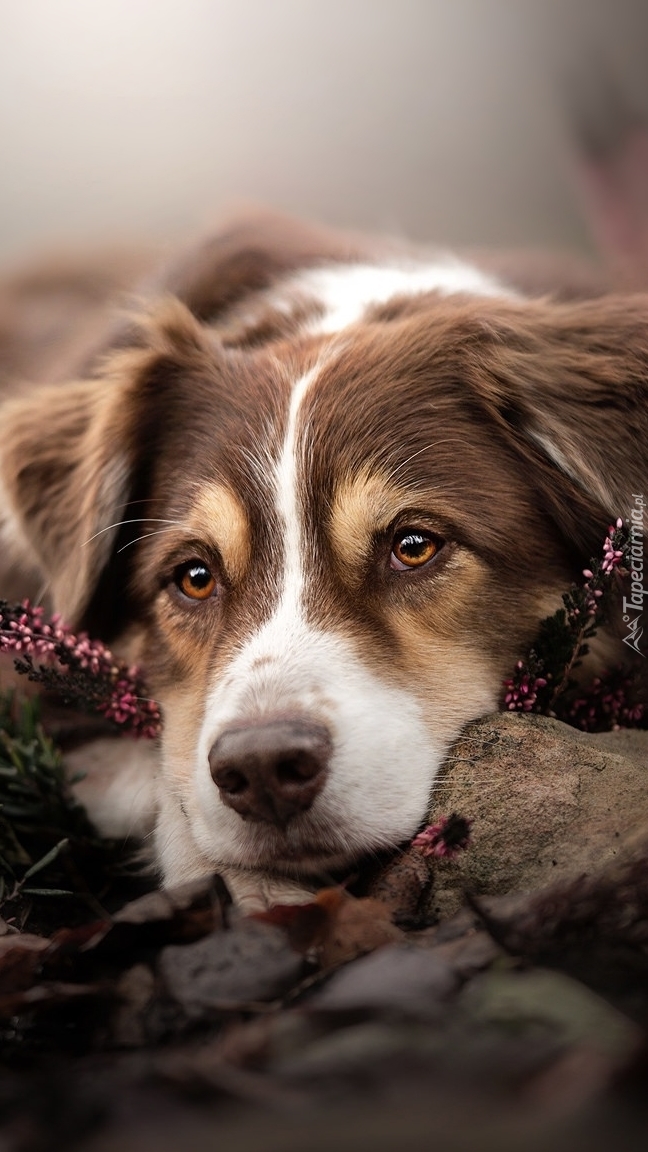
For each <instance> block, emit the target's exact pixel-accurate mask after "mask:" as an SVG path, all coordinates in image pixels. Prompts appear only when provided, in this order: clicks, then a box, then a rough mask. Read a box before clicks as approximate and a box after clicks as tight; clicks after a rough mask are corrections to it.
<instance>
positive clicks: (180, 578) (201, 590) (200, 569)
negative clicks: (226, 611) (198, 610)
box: [173, 560, 217, 600]
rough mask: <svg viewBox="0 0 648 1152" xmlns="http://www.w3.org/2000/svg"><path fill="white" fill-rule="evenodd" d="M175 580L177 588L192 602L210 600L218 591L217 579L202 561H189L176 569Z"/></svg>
mask: <svg viewBox="0 0 648 1152" xmlns="http://www.w3.org/2000/svg"><path fill="white" fill-rule="evenodd" d="M173 579H174V582H175V584H176V587H177V588H179V589H180V591H181V592H182V593H183V595H184V596H188V597H189V599H190V600H209V597H210V596H213V595H214V592H215V591H216V583H217V581H216V577H215V576H214V573H213V572H212V571H211V570H210V569H209V568H208V567H207V565H206V564H203V563H202V561H201V560H189V561H188V563H186V564H181V565H180V566H179V567H178V568H176V570H175V572H174V574H173Z"/></svg>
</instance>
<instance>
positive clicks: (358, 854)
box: [227, 819, 396, 877]
mask: <svg viewBox="0 0 648 1152" xmlns="http://www.w3.org/2000/svg"><path fill="white" fill-rule="evenodd" d="M241 823H242V827H241V829H240V834H239V835H238V836H237V837H236V844H235V846H234V845H232V850H231V852H228V853H227V863H228V864H231V865H234V866H235V867H239V868H249V869H258V870H263V871H268V872H273V873H282V874H284V875H288V876H293V877H308V876H310V877H315V876H320V877H322V876H330V875H331V874H332V873H334V872H335V873H340V872H342V871H348V870H349V869H350V868H353V867H354V866H355V865H356V864H357V861H358V860H359V859H360V858H362V857H366V856H367V855H375V854H378V853H380V852H382V851H384V850H386V849H390V848H394V847H396V844H395V843H392V842H391V841H390V843H386V841H385V840H383V841H382V842H381V843H375V844H373V843H368V842H365V841H364V840H363V839H362V838H361V837H359V836H358V835H357V834H356V835H355V836H353V835H351V834H348V835H345V833H344V830H343V829H341V828H340V827H339V826H338V827H337V828H333V827H326V826H318V824H317V823H316V822H315V821H310V820H308V819H307V820H297V821H295V822H294V823H291V824H289V825H288V826H287V827H286V828H285V829H280V828H275V827H273V826H271V825H267V824H259V823H252V822H248V821H245V822H243V821H242V822H241Z"/></svg>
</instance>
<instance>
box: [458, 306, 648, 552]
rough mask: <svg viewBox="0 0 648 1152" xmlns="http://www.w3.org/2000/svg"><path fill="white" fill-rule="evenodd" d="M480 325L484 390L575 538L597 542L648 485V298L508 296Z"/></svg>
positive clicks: (476, 347)
mask: <svg viewBox="0 0 648 1152" xmlns="http://www.w3.org/2000/svg"><path fill="white" fill-rule="evenodd" d="M488 307H490V305H488V306H487V308H488ZM480 330H481V335H480V337H479V338H475V333H474V330H473V335H472V339H471V340H470V341H469V342H468V344H469V347H468V352H467V355H468V358H469V365H468V371H469V374H470V376H471V379H472V382H473V386H474V388H475V389H476V390H477V391H478V393H479V394H480V397H481V400H482V402H483V403H485V404H486V406H487V408H488V410H489V412H490V413H491V414H492V415H494V416H495V418H496V419H497V421H498V422H499V424H500V426H501V428H502V429H503V430H504V432H505V434H506V435H507V438H508V440H509V442H512V443H513V444H514V446H515V449H516V452H517V453H518V454H520V455H522V457H523V458H524V460H525V464H526V466H527V468H528V471H529V476H530V477H531V478H532V482H533V483H534V484H535V486H536V488H537V492H538V498H539V499H540V500H541V501H543V502H544V504H545V505H546V506H547V507H548V508H549V510H550V511H551V513H552V514H553V516H554V518H555V519H556V520H557V521H558V522H559V524H560V525H561V527H562V529H563V531H564V533H565V535H566V537H568V538H570V539H571V540H573V541H574V543H575V544H577V546H579V547H582V548H585V547H587V548H591V547H592V543H593V542H594V544H595V545H596V541H597V540H599V539H600V533H601V529H602V528H605V526H606V524H607V523H609V522H610V520H611V519H615V518H616V517H617V516H621V517H623V518H624V519H626V518H627V517H628V516H629V514H630V511H631V510H632V508H633V507H634V495H635V494H640V493H643V494H645V493H646V491H647V490H648V296H646V295H635V296H631V295H628V296H606V297H601V298H599V299H596V300H589V301H581V302H570V303H565V304H558V303H555V302H552V301H547V300H540V301H529V302H520V303H519V304H517V303H511V304H510V305H508V304H507V305H503V304H502V303H501V301H498V302H497V304H495V303H493V305H492V311H491V313H490V315H486V317H484V316H483V315H482V318H481V321H480Z"/></svg>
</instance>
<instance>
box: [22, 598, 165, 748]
mask: <svg viewBox="0 0 648 1152" xmlns="http://www.w3.org/2000/svg"><path fill="white" fill-rule="evenodd" d="M0 652H8V653H10V654H11V655H13V656H14V657H15V660H14V662H15V665H16V668H17V670H18V671H19V672H23V673H25V674H26V675H27V676H28V677H29V679H30V680H34V681H36V682H38V683H41V684H44V685H45V687H46V688H48V689H50V690H53V691H56V692H57V693H58V694H59V695H61V696H62V697H63V698H64V699H65V700H67V701H68V702H73V703H75V704H81V705H82V706H85V707H89V708H91V709H93V710H95V711H97V712H100V713H101V714H102V715H103V716H105V717H106V718H107V719H108V720H112V721H113V722H114V723H115V724H119V725H120V726H122V727H125V728H127V729H128V730H129V731H130V732H132V733H133V734H134V735H136V736H145V737H148V738H151V739H152V738H154V737H155V736H157V735H158V734H159V731H160V725H161V718H160V710H159V708H158V706H157V704H156V703H155V701H154V700H150V699H148V698H147V696H146V695H145V692H144V685H143V683H142V679H141V673H140V671H139V669H138V668H137V667H132V668H128V667H127V666H126V665H123V664H119V663H118V662H117V661H116V660H115V657H114V656H113V654H112V652H111V651H110V649H108V648H106V646H105V644H102V642H101V641H100V640H91V639H90V637H89V636H88V635H87V634H86V633H85V632H81V633H79V634H78V635H77V634H75V633H74V632H72V631H71V629H70V628H68V627H67V625H65V624H63V622H62V621H61V618H60V616H59V615H58V614H57V615H54V616H51V617H50V619H49V620H46V619H45V618H44V609H43V608H42V607H41V606H32V605H31V604H30V603H29V601H28V600H24V601H23V603H22V604H20V605H10V604H7V603H6V602H5V601H0ZM34 660H37V661H39V663H38V664H37V665H35V664H34Z"/></svg>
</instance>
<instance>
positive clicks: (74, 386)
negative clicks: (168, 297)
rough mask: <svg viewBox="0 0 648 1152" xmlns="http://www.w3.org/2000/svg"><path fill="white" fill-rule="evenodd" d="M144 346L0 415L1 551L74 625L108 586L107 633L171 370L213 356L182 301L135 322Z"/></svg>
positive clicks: (172, 374)
mask: <svg viewBox="0 0 648 1152" xmlns="http://www.w3.org/2000/svg"><path fill="white" fill-rule="evenodd" d="M139 341H140V346H139V347H135V348H130V349H128V350H126V351H120V352H117V353H113V354H112V356H110V357H108V358H107V360H106V361H105V363H104V365H103V369H102V371H101V374H100V376H99V377H98V378H95V379H89V380H81V381H78V382H73V383H70V384H66V385H61V386H58V387H51V386H50V387H45V388H35V389H33V390H32V391H30V392H29V393H27V394H26V395H24V396H23V397H21V398H20V399H17V398H16V399H13V400H10V401H8V402H7V403H6V405H4V406H3V411H2V424H1V426H0V478H1V481H2V488H3V490H4V491H3V496H4V501H3V503H4V507H3V509H2V511H1V513H0V515H1V521H2V529H3V533H2V535H3V542H4V545H5V548H6V550H7V552H8V553H9V554H10V555H11V557H12V559H15V560H16V561H18V562H19V563H20V564H22V565H24V566H26V567H28V568H31V569H35V570H36V572H37V573H38V574H39V576H40V577H41V578H42V579H43V580H44V581H46V591H47V594H48V598H49V599H50V601H51V603H52V606H53V609H54V610H55V611H58V612H60V613H61V615H62V616H63V617H64V619H65V620H66V621H68V622H69V623H71V624H74V625H79V624H85V621H86V619H87V615H88V610H89V606H90V602H91V599H92V597H93V594H94V593H95V592H96V591H97V589H98V588H99V587H100V585H101V582H102V580H103V590H102V608H103V615H104V617H105V618H106V621H107V624H106V627H107V628H108V630H112V629H111V619H110V618H111V616H115V617H116V612H115V609H116V591H115V588H116V582H115V581H112V582H111V583H112V586H111V583H110V582H106V579H105V574H106V571H107V566H108V564H109V562H114V554H115V551H116V547H117V542H118V541H119V540H120V539H123V538H124V536H123V530H122V529H121V528H120V522H121V521H122V520H124V519H126V518H129V516H132V517H137V516H141V515H142V505H141V503H138V502H137V501H138V498H139V497H141V496H142V493H143V492H144V490H145V489H146V480H147V473H148V471H149V470H150V466H151V462H152V454H154V452H155V440H156V424H157V423H158V422H159V421H160V419H163V418H164V413H165V411H166V406H165V402H164V399H163V395H164V394H165V393H167V394H170V393H171V392H172V390H173V387H174V382H175V381H177V376H178V371H182V369H183V368H185V367H186V366H187V365H188V364H194V365H195V362H196V358H197V357H204V356H205V355H206V354H207V352H208V348H207V346H206V344H205V340H204V335H203V330H202V329H201V327H200V325H199V324H198V323H197V322H196V320H195V319H194V318H193V317H192V316H191V314H190V313H189V312H188V310H187V309H186V308H185V307H184V306H183V305H181V304H180V303H179V302H178V301H168V302H165V303H163V304H162V305H161V306H159V307H158V308H157V309H156V310H155V312H153V313H152V314H151V316H150V317H148V318H144V319H142V321H141V323H140V325H139ZM209 351H211V350H209ZM133 501H136V503H135V504H134V505H133V510H132V512H131V513H129V512H128V505H129V503H131V502H133ZM145 514H146V513H145ZM153 514H154V513H153ZM120 532H121V536H120ZM136 534H139V531H138V533H136ZM132 536H133V533H131V538H132ZM119 589H120V595H122V596H123V585H119ZM104 632H105V629H104Z"/></svg>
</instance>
